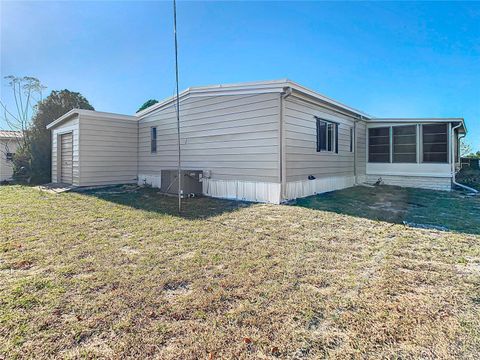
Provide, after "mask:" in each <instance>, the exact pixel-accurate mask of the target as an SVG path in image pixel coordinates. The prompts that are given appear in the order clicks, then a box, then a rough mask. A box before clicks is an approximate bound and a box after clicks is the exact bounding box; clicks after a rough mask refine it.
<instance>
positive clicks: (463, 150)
mask: <svg viewBox="0 0 480 360" xmlns="http://www.w3.org/2000/svg"><path fill="white" fill-rule="evenodd" d="M471 152H472V146H471V145H470V144H469V143H468V142H467V141H466V140H465V139H461V140H460V156H462V157H463V156H466V155H467V154H470V153H471Z"/></svg>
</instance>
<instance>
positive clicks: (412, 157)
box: [392, 125, 417, 163]
mask: <svg viewBox="0 0 480 360" xmlns="http://www.w3.org/2000/svg"><path fill="white" fill-rule="evenodd" d="M392 133H393V162H394V163H416V162H417V126H416V125H407V126H394V127H392Z"/></svg>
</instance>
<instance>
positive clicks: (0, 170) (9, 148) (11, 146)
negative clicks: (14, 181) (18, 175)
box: [0, 139, 18, 181]
mask: <svg viewBox="0 0 480 360" xmlns="http://www.w3.org/2000/svg"><path fill="white" fill-rule="evenodd" d="M17 147H18V141H17V140H15V139H0V181H3V180H10V179H11V178H12V175H13V162H12V161H8V160H7V153H15V152H16V150H17Z"/></svg>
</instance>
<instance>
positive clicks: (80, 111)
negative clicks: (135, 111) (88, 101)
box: [47, 109, 138, 129]
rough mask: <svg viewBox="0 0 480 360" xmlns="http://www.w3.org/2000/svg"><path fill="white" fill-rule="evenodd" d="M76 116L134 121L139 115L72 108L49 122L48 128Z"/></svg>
mask: <svg viewBox="0 0 480 360" xmlns="http://www.w3.org/2000/svg"><path fill="white" fill-rule="evenodd" d="M76 116H82V117H95V118H105V119H117V120H134V121H137V120H138V117H136V116H130V115H122V114H114V113H107V112H101V111H94V110H83V109H72V110H70V111H69V112H67V113H65V114H63V115H62V116H60V117H59V118H58V119H57V120H55V121H53V122H51V123H50V124H48V125H47V129H53V128H55V127H57V126H58V125H60V124H61V123H63V122H65V121H67V120H70V119H73V118H74V117H76Z"/></svg>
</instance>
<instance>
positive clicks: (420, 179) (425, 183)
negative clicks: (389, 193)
mask: <svg viewBox="0 0 480 360" xmlns="http://www.w3.org/2000/svg"><path fill="white" fill-rule="evenodd" d="M379 179H382V180H381V181H382V184H385V185H395V186H402V187H413V188H420V189H429V190H442V191H450V190H452V178H451V177H440V176H439V177H432V176H399V175H397V176H393V175H373V174H369V175H368V176H367V182H368V183H372V184H373V183H375V182H377V181H378V180H379Z"/></svg>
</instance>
